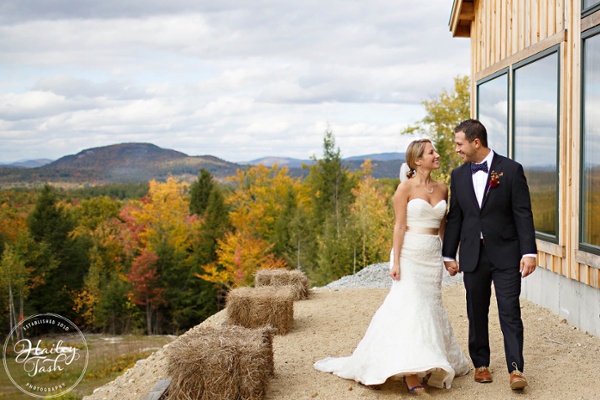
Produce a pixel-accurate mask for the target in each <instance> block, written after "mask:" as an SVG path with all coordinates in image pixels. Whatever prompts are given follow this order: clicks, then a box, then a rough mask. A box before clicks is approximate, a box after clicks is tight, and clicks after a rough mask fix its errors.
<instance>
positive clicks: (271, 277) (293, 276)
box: [254, 268, 310, 300]
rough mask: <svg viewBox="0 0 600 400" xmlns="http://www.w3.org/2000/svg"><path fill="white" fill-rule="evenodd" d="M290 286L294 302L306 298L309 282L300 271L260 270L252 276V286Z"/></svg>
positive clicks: (281, 269)
mask: <svg viewBox="0 0 600 400" xmlns="http://www.w3.org/2000/svg"><path fill="white" fill-rule="evenodd" d="M288 285H289V286H291V287H292V288H291V289H292V293H293V294H294V300H303V299H307V298H308V294H309V291H310V282H309V280H308V278H307V277H306V275H304V273H303V272H302V271H300V270H297V269H294V270H287V269H283V268H280V269H261V270H258V271H256V274H255V275H254V286H256V287H261V286H288Z"/></svg>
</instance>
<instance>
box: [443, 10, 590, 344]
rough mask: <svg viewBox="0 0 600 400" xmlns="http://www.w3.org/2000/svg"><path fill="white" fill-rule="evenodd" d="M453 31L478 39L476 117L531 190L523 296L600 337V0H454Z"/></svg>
mask: <svg viewBox="0 0 600 400" xmlns="http://www.w3.org/2000/svg"><path fill="white" fill-rule="evenodd" d="M449 28H450V31H451V33H452V35H453V36H454V37H455V38H457V40H465V39H464V38H468V39H470V44H471V60H470V62H471V105H472V106H471V107H472V109H471V115H472V116H473V117H474V118H477V119H479V120H481V121H482V122H483V124H484V125H485V126H486V127H487V129H488V135H489V146H490V147H491V148H492V149H494V151H496V152H497V153H499V154H503V155H507V156H508V157H510V158H512V159H514V160H516V161H518V162H520V163H521V164H522V165H523V167H524V168H525V174H526V176H527V179H528V183H529V187H530V190H531V198H532V208H533V214H534V223H535V228H536V232H537V233H536V234H537V246H538V254H537V263H538V268H537V270H536V272H535V273H534V274H533V275H531V276H529V277H527V278H526V279H524V281H523V290H522V296H523V297H524V298H526V299H528V300H531V301H533V302H535V303H536V304H539V305H541V306H544V307H547V308H549V309H550V310H552V311H553V312H555V313H556V314H558V315H559V316H560V317H561V318H564V319H566V320H567V321H568V322H569V323H571V324H573V325H574V326H576V327H578V328H580V329H582V330H585V331H587V332H589V333H591V334H593V335H595V336H599V337H600V0H485V1H480V0H454V2H453V4H452V10H451V15H450V20H449ZM460 38H463V39H460Z"/></svg>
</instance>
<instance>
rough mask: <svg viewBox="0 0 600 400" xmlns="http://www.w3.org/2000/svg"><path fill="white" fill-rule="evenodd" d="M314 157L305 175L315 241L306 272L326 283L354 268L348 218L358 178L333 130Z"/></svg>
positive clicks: (311, 247) (314, 279)
mask: <svg viewBox="0 0 600 400" xmlns="http://www.w3.org/2000/svg"><path fill="white" fill-rule="evenodd" d="M314 160H315V161H316V162H315V164H314V165H312V166H311V167H310V172H309V175H308V177H307V179H306V184H307V185H308V186H309V188H310V190H311V192H312V199H313V205H312V218H311V221H310V222H311V223H310V227H309V229H311V231H310V233H308V232H307V234H308V235H312V237H313V238H316V241H315V242H313V244H312V245H309V246H308V247H309V248H308V249H307V250H308V251H309V252H310V253H309V265H307V274H308V275H309V278H310V279H311V280H312V281H313V282H315V283H317V284H325V283H328V282H329V281H331V280H333V279H337V278H339V277H341V276H344V275H346V274H348V273H351V272H352V264H353V263H352V260H353V257H354V254H353V245H352V243H351V242H352V241H353V238H352V232H351V230H350V229H349V226H348V223H347V220H348V218H349V213H350V204H351V202H352V187H353V185H354V181H355V178H354V177H352V175H351V174H350V172H349V170H348V168H347V167H346V166H344V165H343V163H342V157H341V153H340V150H339V148H336V147H335V138H334V137H333V133H332V132H331V130H327V131H326V132H325V138H324V140H323V158H322V159H316V158H314Z"/></svg>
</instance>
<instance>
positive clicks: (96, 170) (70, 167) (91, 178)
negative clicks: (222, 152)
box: [0, 143, 243, 185]
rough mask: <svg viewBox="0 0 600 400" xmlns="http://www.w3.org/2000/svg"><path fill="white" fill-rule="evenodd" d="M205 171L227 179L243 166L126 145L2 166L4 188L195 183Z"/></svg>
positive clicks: (0, 174) (146, 145)
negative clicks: (39, 163)
mask: <svg viewBox="0 0 600 400" xmlns="http://www.w3.org/2000/svg"><path fill="white" fill-rule="evenodd" d="M201 168H204V169H206V170H207V171H209V172H210V173H211V174H213V176H214V177H215V178H216V179H224V178H226V177H228V176H231V175H233V174H235V171H236V170H237V169H239V168H243V166H241V165H239V164H235V163H231V162H228V161H225V160H221V159H219V158H217V157H213V156H188V155H187V154H184V153H181V152H178V151H175V150H169V149H163V148H160V147H158V146H156V145H153V144H150V143H122V144H115V145H111V146H104V147H96V148H91V149H86V150H83V151H81V152H79V153H77V154H74V155H68V156H65V157H62V158H60V159H58V160H56V161H53V162H51V163H49V164H46V165H43V166H41V167H36V168H28V169H23V168H19V169H17V168H4V167H2V166H0V184H13V185H15V184H28V183H30V184H31V183H43V182H48V183H71V184H73V183H76V184H77V183H78V184H83V183H89V184H92V185H98V184H106V183H137V182H147V181H149V180H151V179H156V180H165V179H166V178H168V177H169V176H176V177H178V178H179V179H181V180H187V181H193V180H194V179H196V178H197V177H198V173H199V171H200V169H201Z"/></svg>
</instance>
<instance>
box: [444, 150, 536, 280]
mask: <svg viewBox="0 0 600 400" xmlns="http://www.w3.org/2000/svg"><path fill="white" fill-rule="evenodd" d="M489 171H490V172H489V174H488V180H487V184H486V188H485V192H484V197H483V201H482V206H481V208H480V207H479V204H478V203H477V198H476V196H475V190H474V188H473V179H472V174H471V169H470V163H469V162H466V163H464V164H463V165H462V166H460V167H458V168H456V169H455V170H453V171H452V174H451V182H450V191H451V193H450V209H449V211H448V217H447V223H446V230H445V233H444V245H443V249H442V253H443V255H444V257H451V258H456V256H457V250H458V251H459V255H458V261H459V264H460V270H461V271H464V272H473V271H474V270H475V268H476V267H477V262H478V259H479V251H480V240H481V235H482V234H483V240H484V244H485V248H486V251H487V252H488V255H489V257H490V260H491V261H492V263H493V264H494V265H495V266H496V267H497V268H499V269H507V268H515V267H516V268H518V267H519V264H520V260H521V257H522V256H523V255H524V254H536V252H537V249H536V244H535V230H534V226H533V215H532V212H531V199H530V196H529V188H528V186H527V180H526V178H525V174H524V172H523V167H522V166H521V164H519V163H517V162H515V161H513V160H511V159H509V158H506V157H503V156H501V155H498V154H494V157H493V159H492V164H491V166H490V168H489ZM493 172H495V173H496V174H498V175H499V174H502V175H501V176H500V177H499V178H498V179H497V180H498V182H499V184H498V185H497V186H495V187H491V186H490V179H491V175H492V173H493ZM459 244H460V250H459Z"/></svg>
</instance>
